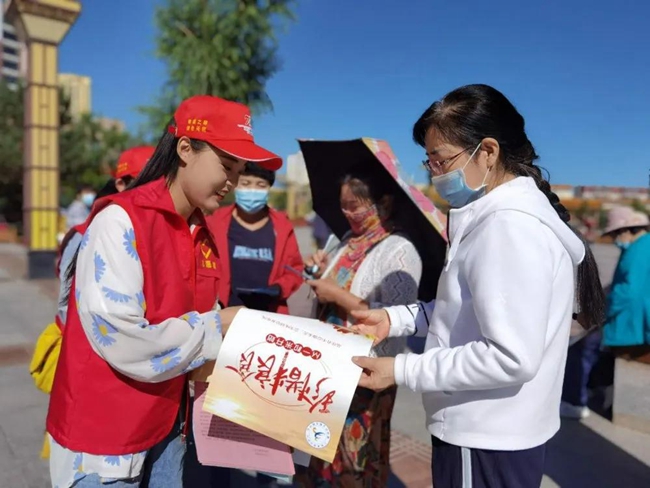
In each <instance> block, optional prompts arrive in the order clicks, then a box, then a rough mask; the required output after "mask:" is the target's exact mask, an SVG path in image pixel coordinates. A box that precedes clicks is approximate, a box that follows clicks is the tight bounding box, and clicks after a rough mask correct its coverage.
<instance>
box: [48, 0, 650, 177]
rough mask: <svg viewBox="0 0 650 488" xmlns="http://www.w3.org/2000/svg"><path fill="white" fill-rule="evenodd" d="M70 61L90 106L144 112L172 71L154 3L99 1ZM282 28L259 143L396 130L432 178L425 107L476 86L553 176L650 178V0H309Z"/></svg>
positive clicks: (125, 114) (124, 114)
mask: <svg viewBox="0 0 650 488" xmlns="http://www.w3.org/2000/svg"><path fill="white" fill-rule="evenodd" d="M83 3H84V6H83V8H84V10H83V13H82V16H81V17H80V18H79V20H78V22H77V24H76V25H75V26H74V27H73V29H72V31H71V32H70V33H69V35H68V37H67V38H66V39H65V40H64V43H63V45H62V46H61V55H60V64H59V69H60V70H61V71H62V72H73V73H79V74H85V75H89V76H91V77H92V79H93V110H94V111H95V112H97V113H100V114H102V115H104V116H107V117H113V118H119V119H122V120H124V121H125V122H126V123H127V125H128V127H129V128H131V129H133V130H135V129H137V128H138V126H139V124H140V123H141V122H142V119H141V117H140V116H139V114H138V113H137V112H136V110H135V107H137V106H138V105H142V104H147V103H149V102H152V101H153V99H154V97H155V95H156V94H157V93H158V90H159V88H160V86H161V84H162V83H163V81H164V79H165V68H164V65H163V64H162V63H161V62H160V61H159V60H157V59H155V57H154V55H153V53H154V49H155V47H154V37H155V28H154V24H153V12H154V8H155V5H156V3H157V2H156V1H154V0H111V1H105V0H101V1H99V0H89V1H85V2H83ZM295 10H296V14H297V17H298V20H297V22H296V23H294V24H292V25H290V26H289V27H288V29H286V32H285V33H283V34H281V36H280V43H281V44H280V53H279V54H280V57H281V59H282V63H283V67H282V70H281V71H280V72H279V73H278V74H277V75H276V76H275V77H274V78H273V79H272V80H271V81H270V82H269V84H268V93H269V95H270V97H271V99H272V100H273V104H274V111H273V112H270V113H267V114H265V115H262V116H261V117H257V119H256V120H255V121H254V123H255V136H256V139H257V141H258V142H259V143H260V144H263V145H265V146H267V147H268V148H269V149H271V150H274V151H276V152H278V153H279V154H281V155H282V156H286V155H288V154H290V153H293V152H296V151H297V149H298V146H297V143H296V138H316V139H349V138H355V137H360V136H369V137H377V138H382V139H386V140H388V141H389V143H390V144H391V146H392V147H393V149H394V151H395V153H396V154H397V156H398V157H399V159H400V160H401V162H402V165H403V167H404V169H405V171H406V172H407V173H410V174H413V175H414V176H415V177H416V179H417V180H418V181H424V174H423V173H422V172H421V171H420V164H419V162H420V161H421V160H422V159H423V151H422V149H421V148H419V147H417V146H416V145H415V144H414V143H413V142H412V141H411V137H410V131H411V127H412V125H413V123H414V122H415V120H416V119H417V118H418V116H419V115H420V114H421V113H422V111H423V110H424V109H425V108H426V107H427V106H428V105H429V104H431V103H432V102H433V101H435V100H436V99H438V98H440V97H442V96H443V95H444V94H445V93H446V92H448V91H450V90H451V89H453V88H456V87H457V86H460V85H464V84H467V83H487V84H491V85H493V86H495V87H496V88H498V89H499V90H501V91H503V92H504V93H505V94H506V95H507V96H508V97H509V98H510V99H511V100H512V101H513V102H514V103H515V105H516V106H517V107H518V109H519V110H520V111H521V112H522V113H523V115H524V117H525V118H526V121H527V127H528V133H529V137H530V139H531V140H532V141H533V143H534V144H535V146H536V149H537V152H538V153H540V155H541V157H542V159H541V163H540V164H541V165H542V166H544V167H545V168H547V169H548V170H549V171H550V173H551V181H552V182H553V183H569V184H585V185H591V184H595V185H625V186H646V185H647V184H648V176H649V171H650V164H649V163H650V161H649V158H648V152H649V149H648V146H649V145H650V138H649V137H648V136H649V135H650V97H649V96H648V91H649V89H650V85H649V82H648V80H650V63H648V50H649V49H650V29H648V28H647V19H648V18H650V2H647V1H645V0H619V1H617V2H604V1H603V0H591V1H588V0H564V1H561V0H545V1H522V0H495V1H492V2H486V1H484V0H465V1H464V2H442V1H435V0H354V1H351V0H320V1H317V0H298V1H297V2H296V9H295Z"/></svg>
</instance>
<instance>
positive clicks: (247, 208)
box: [235, 188, 269, 214]
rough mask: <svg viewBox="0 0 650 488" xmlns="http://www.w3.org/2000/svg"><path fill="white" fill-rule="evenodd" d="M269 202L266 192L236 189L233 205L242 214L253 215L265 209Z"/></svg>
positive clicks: (267, 192)
mask: <svg viewBox="0 0 650 488" xmlns="http://www.w3.org/2000/svg"><path fill="white" fill-rule="evenodd" d="M268 201H269V191H268V190H252V189H248V188H241V189H240V188H237V189H236V190H235V203H236V204H237V206H238V207H239V208H240V209H242V210H243V211H244V212H246V213H249V214H254V213H257V212H259V211H260V210H262V209H263V208H264V207H266V204H267V203H268Z"/></svg>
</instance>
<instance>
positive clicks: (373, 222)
mask: <svg viewBox="0 0 650 488" xmlns="http://www.w3.org/2000/svg"><path fill="white" fill-rule="evenodd" d="M343 215H345V218H346V219H348V223H349V224H350V228H351V229H352V233H353V234H354V235H357V236H360V235H362V234H365V233H366V232H368V231H369V230H370V229H373V228H374V227H376V226H377V225H379V224H380V223H381V219H380V218H379V212H378V211H377V207H375V206H374V205H373V206H372V207H369V208H367V209H366V210H362V211H360V212H354V213H351V212H347V211H345V210H343Z"/></svg>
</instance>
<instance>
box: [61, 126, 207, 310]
mask: <svg viewBox="0 0 650 488" xmlns="http://www.w3.org/2000/svg"><path fill="white" fill-rule="evenodd" d="M175 126H176V123H175V121H174V119H172V120H171V121H170V122H169V127H175ZM178 139H179V138H178V137H176V136H175V135H174V134H172V133H171V132H170V131H169V130H167V129H166V130H165V132H164V133H163V135H162V137H161V138H160V140H159V141H158V145H157V146H156V150H155V151H154V153H153V155H152V156H151V158H150V159H149V161H147V164H146V165H145V167H144V168H142V171H141V172H140V174H139V175H138V176H137V178H135V179H134V180H133V181H131V183H130V184H129V186H128V188H127V190H130V189H132V188H136V187H138V186H142V185H146V184H147V183H151V182H152V181H156V180H158V179H160V178H163V177H164V178H165V179H166V180H167V184H168V185H169V184H171V183H172V182H173V181H174V180H175V179H176V175H177V174H178V168H179V165H180V157H179V156H178V152H177V151H176V147H177V146H178ZM190 145H191V147H192V150H194V151H197V152H198V151H203V150H205V149H207V148H208V147H210V145H209V144H208V143H207V142H204V141H200V140H198V139H190ZM115 193H117V189H116V190H115ZM78 256H79V249H77V251H76V252H75V254H74V257H73V258H72V261H71V262H70V265H69V266H68V269H67V270H66V273H65V280H66V283H67V287H68V297H67V299H69V294H70V284H71V283H72V278H73V277H74V275H75V273H76V272H77V257H78Z"/></svg>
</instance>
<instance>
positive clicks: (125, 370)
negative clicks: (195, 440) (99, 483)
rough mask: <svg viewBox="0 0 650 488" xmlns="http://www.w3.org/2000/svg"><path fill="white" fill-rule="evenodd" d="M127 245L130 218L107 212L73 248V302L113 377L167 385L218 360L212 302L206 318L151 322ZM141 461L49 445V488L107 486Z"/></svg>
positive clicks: (134, 473) (134, 472) (140, 456)
mask: <svg viewBox="0 0 650 488" xmlns="http://www.w3.org/2000/svg"><path fill="white" fill-rule="evenodd" d="M133 239H134V231H133V224H132V223H131V220H130V218H129V216H128V214H127V213H126V211H125V210H124V209H123V208H122V207H120V206H118V205H111V206H108V207H107V208H105V209H104V210H102V211H101V212H100V213H99V214H97V216H96V217H95V218H94V219H93V221H92V223H91V224H90V226H89V227H88V229H87V231H86V233H85V234H84V236H83V239H82V241H81V244H80V246H79V256H78V258H77V270H76V275H75V279H76V286H75V299H76V301H77V310H78V313H79V319H80V321H81V325H82V327H83V329H84V332H85V333H86V336H87V337H88V340H89V342H90V344H91V346H92V348H93V350H94V351H95V352H96V353H97V354H99V355H100V356H101V357H102V358H103V359H104V360H105V361H106V362H107V363H109V364H110V365H111V367H113V368H114V369H115V370H117V371H119V372H120V373H122V374H124V375H126V376H128V377H130V378H132V379H134V380H137V381H142V382H160V381H165V380H168V379H170V378H174V377H176V376H179V375H181V374H184V373H186V372H188V371H190V370H192V369H195V368H198V367H199V366H201V365H203V364H204V363H205V362H206V361H208V360H212V359H216V357H217V354H218V352H219V348H220V347H221V340H222V337H221V319H220V316H219V312H218V311H217V304H216V297H215V308H214V310H211V311H209V312H206V313H198V312H196V311H191V310H188V311H187V313H185V314H183V315H182V316H180V317H170V318H169V319H167V320H164V321H163V322H161V323H159V324H151V323H149V322H148V321H147V319H146V318H145V310H146V303H145V298H144V294H143V284H144V275H143V270H142V265H141V262H140V258H139V256H138V253H137V245H136V244H134V241H133ZM88 414H89V415H90V414H91V412H88ZM146 455H147V452H146V451H145V452H139V453H131V454H126V455H121V456H100V455H92V454H87V453H82V452H74V451H71V450H69V449H66V448H65V447H63V446H61V445H59V444H57V443H56V442H55V441H54V440H51V454H50V475H51V478H52V486H54V487H58V488H67V487H70V486H72V485H73V484H74V483H75V482H76V481H78V480H79V479H81V478H83V477H84V476H86V475H88V474H97V475H99V476H100V477H101V478H103V479H105V480H115V479H131V478H137V477H138V476H139V475H140V473H141V471H142V466H143V464H144V460H145V457H146Z"/></svg>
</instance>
